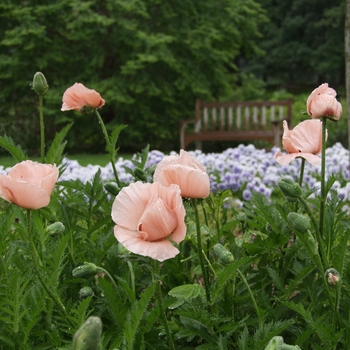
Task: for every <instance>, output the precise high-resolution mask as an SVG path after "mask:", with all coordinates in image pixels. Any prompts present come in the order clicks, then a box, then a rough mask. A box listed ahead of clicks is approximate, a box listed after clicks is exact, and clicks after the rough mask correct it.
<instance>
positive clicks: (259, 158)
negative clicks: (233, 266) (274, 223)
mask: <svg viewBox="0 0 350 350" xmlns="http://www.w3.org/2000/svg"><path fill="white" fill-rule="evenodd" d="M279 150H280V149H278V148H273V149H271V150H270V151H267V150H265V149H256V148H255V147H254V146H253V145H247V146H244V145H240V146H238V147H236V148H229V149H227V150H225V151H224V152H222V153H207V154H205V153H203V152H202V151H199V150H197V151H190V153H191V154H192V155H193V156H194V157H195V158H197V159H198V160H199V161H200V162H201V163H202V164H203V165H204V166H205V168H206V170H207V173H208V174H209V176H210V180H211V190H212V191H213V192H217V191H221V190H231V191H233V192H234V193H236V196H237V197H238V198H240V199H244V200H249V199H250V198H251V196H252V192H254V191H256V192H260V193H263V194H264V195H265V196H266V197H268V198H269V197H270V196H271V194H272V192H273V191H274V189H276V187H277V181H278V179H279V178H281V177H289V178H291V179H293V180H295V181H297V180H298V179H299V174H300V165H301V159H297V160H295V161H293V162H292V163H290V164H289V165H280V164H278V163H277V162H276V161H275V160H274V158H273V156H274V154H275V153H276V151H279ZM175 154H176V152H171V153H170V155H175ZM163 157H164V153H163V152H161V151H157V150H153V151H150V152H149V155H148V159H147V162H146V168H148V167H151V166H154V165H156V164H158V163H159V162H160V161H161V160H162V159H163ZM63 164H64V165H65V171H64V172H63V174H62V175H61V177H60V181H67V180H68V181H69V180H77V179H78V180H81V181H82V182H86V181H90V180H91V179H92V177H93V176H94V175H95V174H96V172H97V171H98V170H99V169H100V171H101V178H102V181H109V180H113V177H114V176H113V170H112V166H111V164H110V163H109V164H107V166H105V167H101V166H98V165H88V166H86V167H82V166H81V165H79V163H78V162H77V161H76V160H70V159H67V158H65V159H64V161H63ZM124 166H126V167H128V168H131V169H133V168H134V165H133V163H132V162H131V161H130V160H128V159H123V158H119V159H118V161H117V162H116V169H117V172H118V176H119V179H120V181H122V182H125V183H131V182H133V181H135V180H134V179H133V177H132V175H130V174H129V173H127V172H126V171H125V168H124ZM7 172H8V169H3V168H1V167H0V173H2V174H4V173H7ZM320 172H321V167H320V166H318V167H316V166H313V165H310V164H309V163H307V162H306V163H305V170H304V186H305V188H309V189H316V191H315V193H317V191H318V190H319V188H320V181H319V179H320ZM331 174H337V176H338V179H337V181H336V182H335V184H334V185H333V188H334V189H336V190H337V191H338V193H339V196H340V197H341V198H342V199H344V200H347V201H350V182H349V180H350V166H349V151H348V150H346V149H345V148H344V147H343V146H342V145H341V144H340V143H336V144H335V145H334V146H332V147H330V148H327V150H326V176H329V175H331Z"/></svg>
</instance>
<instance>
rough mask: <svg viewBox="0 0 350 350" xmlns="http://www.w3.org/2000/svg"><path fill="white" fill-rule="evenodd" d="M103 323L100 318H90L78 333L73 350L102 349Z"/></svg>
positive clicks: (75, 336)
mask: <svg viewBox="0 0 350 350" xmlns="http://www.w3.org/2000/svg"><path fill="white" fill-rule="evenodd" d="M101 335H102V322H101V319H100V318H99V317H96V316H91V317H89V318H88V319H87V320H86V321H85V322H84V323H83V324H82V325H81V327H80V328H79V329H78V330H77V331H76V333H75V334H74V337H73V345H72V350H98V349H102V348H101V344H100V341H101Z"/></svg>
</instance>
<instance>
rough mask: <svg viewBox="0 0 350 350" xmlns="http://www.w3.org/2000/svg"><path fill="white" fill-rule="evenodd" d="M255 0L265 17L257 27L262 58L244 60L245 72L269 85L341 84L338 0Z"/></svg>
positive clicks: (340, 7) (340, 9)
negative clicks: (264, 11) (264, 21)
mask: <svg viewBox="0 0 350 350" xmlns="http://www.w3.org/2000/svg"><path fill="white" fill-rule="evenodd" d="M258 2H259V3H260V4H261V5H262V7H263V8H264V9H265V10H266V12H267V14H268V17H269V19H270V21H269V22H268V23H262V25H261V31H262V33H263V40H262V41H261V48H262V49H263V50H265V56H264V58H261V57H255V58H252V59H251V60H249V61H248V67H247V69H248V70H249V71H252V72H254V73H256V74H257V75H258V76H260V77H261V78H263V79H264V80H265V81H266V82H268V84H272V85H274V86H276V85H284V86H287V87H296V86H298V87H299V88H300V86H305V85H307V88H308V89H309V87H313V86H315V85H317V84H321V83H323V82H325V81H327V82H329V83H330V84H331V85H333V86H337V85H340V84H341V85H343V84H344V8H345V7H344V6H345V2H344V0H334V1H328V0H307V1H305V0H291V1H285V0H259V1H258Z"/></svg>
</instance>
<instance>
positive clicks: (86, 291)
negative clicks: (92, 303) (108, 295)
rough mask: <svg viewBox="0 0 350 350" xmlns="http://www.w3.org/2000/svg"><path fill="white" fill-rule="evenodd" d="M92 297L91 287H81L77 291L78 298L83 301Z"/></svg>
mask: <svg viewBox="0 0 350 350" xmlns="http://www.w3.org/2000/svg"><path fill="white" fill-rule="evenodd" d="M92 296H94V291H93V290H92V288H91V287H83V288H81V289H80V291H79V298H81V299H84V298H88V297H92Z"/></svg>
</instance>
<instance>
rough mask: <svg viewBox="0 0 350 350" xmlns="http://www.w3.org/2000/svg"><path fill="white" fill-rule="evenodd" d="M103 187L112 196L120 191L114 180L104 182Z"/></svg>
mask: <svg viewBox="0 0 350 350" xmlns="http://www.w3.org/2000/svg"><path fill="white" fill-rule="evenodd" d="M104 188H105V190H106V191H107V192H109V193H110V194H112V195H113V196H116V195H117V194H118V193H119V192H120V188H119V186H118V185H117V184H116V183H115V182H107V183H106V184H104Z"/></svg>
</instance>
